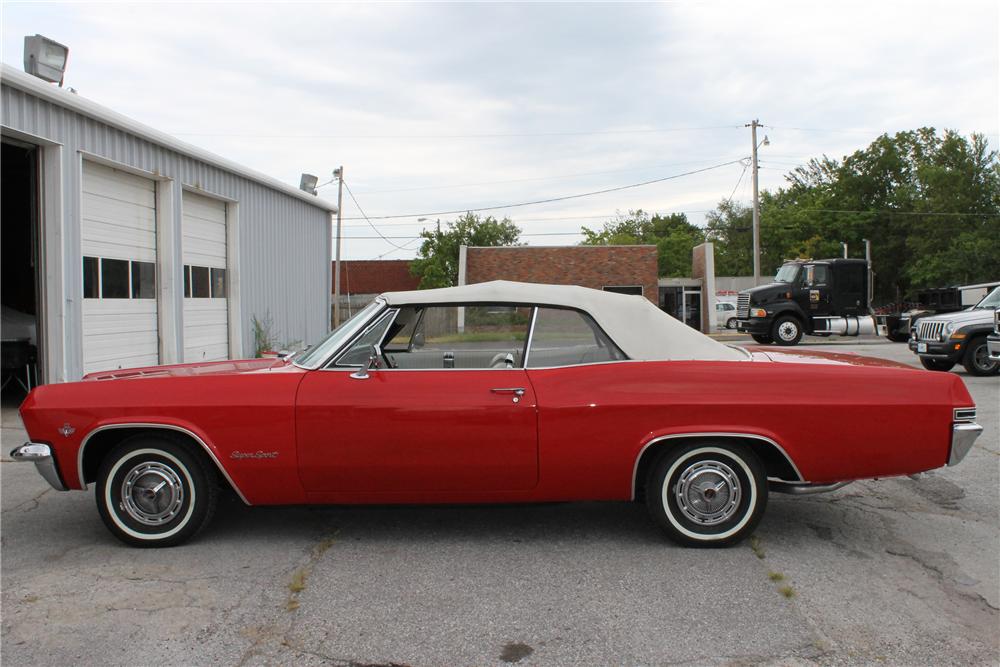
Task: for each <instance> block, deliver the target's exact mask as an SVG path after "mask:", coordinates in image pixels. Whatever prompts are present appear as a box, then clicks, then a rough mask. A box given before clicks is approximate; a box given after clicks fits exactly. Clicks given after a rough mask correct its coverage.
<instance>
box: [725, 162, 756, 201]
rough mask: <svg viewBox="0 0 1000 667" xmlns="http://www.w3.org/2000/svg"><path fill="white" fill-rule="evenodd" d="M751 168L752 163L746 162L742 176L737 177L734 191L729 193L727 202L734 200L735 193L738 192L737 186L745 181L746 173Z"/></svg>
mask: <svg viewBox="0 0 1000 667" xmlns="http://www.w3.org/2000/svg"><path fill="white" fill-rule="evenodd" d="M749 168H750V163H749V162H744V163H743V171H741V172H740V177H739V178H738V179H736V185H734V186H733V191H732V192H730V193H729V199H727V200H726V203H729V202H731V201H733V195H735V194H736V188H738V187H740V183H742V182H743V177H744V176H745V175H746V173H747V169H749Z"/></svg>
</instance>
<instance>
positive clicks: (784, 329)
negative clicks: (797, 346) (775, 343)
mask: <svg viewBox="0 0 1000 667" xmlns="http://www.w3.org/2000/svg"><path fill="white" fill-rule="evenodd" d="M798 335H799V327H798V326H797V325H796V324H795V322H782V323H781V326H779V327H778V337H779V338H780V339H781V340H795V337H796V336H798Z"/></svg>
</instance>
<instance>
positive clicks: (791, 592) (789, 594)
mask: <svg viewBox="0 0 1000 667" xmlns="http://www.w3.org/2000/svg"><path fill="white" fill-rule="evenodd" d="M778 592H779V593H781V594H782V595H784V596H785V597H786V598H793V597H795V595H796V593H795V589H794V588H792V587H791V586H788V585H785V586H782V587H781V588H779V589H778Z"/></svg>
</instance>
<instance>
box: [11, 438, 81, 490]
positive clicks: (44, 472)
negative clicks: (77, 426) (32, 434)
mask: <svg viewBox="0 0 1000 667" xmlns="http://www.w3.org/2000/svg"><path fill="white" fill-rule="evenodd" d="M10 458H12V459H14V460H15V461H30V462H32V463H34V464H35V469H36V470H38V474H39V475H41V476H42V477H44V478H45V481H46V482H48V483H49V485H50V486H51V487H52V488H53V489H55V490H56V491H66V490H68V489H67V488H66V485H65V484H63V482H62V480H61V479H59V470H58V469H56V459H55V457H54V456H52V448H51V447H49V446H48V445H46V444H43V443H40V442H26V443H24V444H23V445H21V446H20V447H16V448H14V449H13V450H11V452H10Z"/></svg>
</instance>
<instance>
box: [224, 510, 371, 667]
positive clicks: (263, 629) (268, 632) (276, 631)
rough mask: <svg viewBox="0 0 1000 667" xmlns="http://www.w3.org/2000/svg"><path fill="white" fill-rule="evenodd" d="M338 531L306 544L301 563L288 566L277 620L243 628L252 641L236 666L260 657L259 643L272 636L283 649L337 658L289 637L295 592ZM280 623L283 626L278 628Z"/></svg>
mask: <svg viewBox="0 0 1000 667" xmlns="http://www.w3.org/2000/svg"><path fill="white" fill-rule="evenodd" d="M340 531H341V529H340V528H337V529H335V530H333V531H332V532H331V533H329V534H328V536H327V537H324V538H322V539H321V540H320V541H319V542H317V543H316V544H314V545H313V546H312V547H310V548H309V550H308V552H307V557H306V558H305V562H304V563H301V564H300V565H297V566H296V567H294V568H293V569H292V571H291V575H290V579H291V580H290V583H289V584H287V586H288V589H289V595H288V597H287V598H286V600H285V605H284V607H283V610H282V611H284V612H285V613H284V616H283V617H282V618H281V619H280V621H279V622H278V623H270V624H266V625H262V626H256V627H253V628H246V631H247V632H248V633H249V635H252V636H253V643H251V645H250V646H249V647H248V648H247V649H246V650H245V651H244V652H243V654H242V655H241V656H240V659H239V661H238V662H237V663H236V664H237V667H243V665H246V664H247V662H248V661H249V660H250V659H251V658H253V657H255V656H260V655H261V650H260V649H262V648H263V646H264V645H265V644H266V643H267V642H268V641H269V640H272V639H277V640H278V642H277V643H278V645H279V646H281V647H284V648H287V649H291V650H296V651H299V652H301V653H308V654H313V655H314V656H315V657H320V658H322V659H324V660H340V659H339V658H333V657H330V656H323V655H322V654H319V653H315V652H312V651H308V650H304V649H300V648H297V644H296V643H293V640H292V638H291V636H290V635H291V632H292V628H293V625H294V624H293V621H294V619H295V616H296V615H297V610H298V608H299V594H300V593H302V592H303V591H304V590H305V588H306V584H307V583H308V580H309V575H310V574H312V571H313V568H314V567H316V564H317V563H318V562H319V561H320V559H321V558H322V557H323V555H324V554H325V553H326V552H327V551H329V550H330V548H331V547H332V546H333V544H334V540H335V539H336V537H337V535H339V534H340ZM282 621H283V622H282ZM281 626H284V627H283V628H282V627H281ZM278 650H279V652H280V650H281V649H280V648H279V649H278ZM341 662H342V664H343V665H355V664H357V663H355V662H352V661H350V660H342V661H341Z"/></svg>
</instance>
